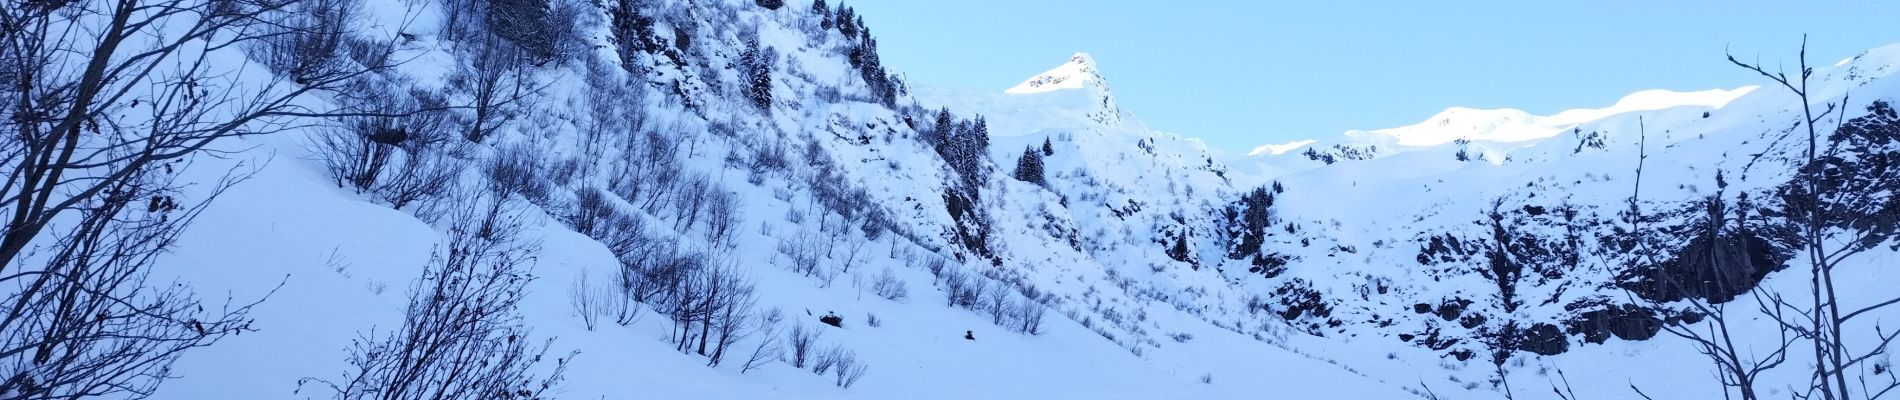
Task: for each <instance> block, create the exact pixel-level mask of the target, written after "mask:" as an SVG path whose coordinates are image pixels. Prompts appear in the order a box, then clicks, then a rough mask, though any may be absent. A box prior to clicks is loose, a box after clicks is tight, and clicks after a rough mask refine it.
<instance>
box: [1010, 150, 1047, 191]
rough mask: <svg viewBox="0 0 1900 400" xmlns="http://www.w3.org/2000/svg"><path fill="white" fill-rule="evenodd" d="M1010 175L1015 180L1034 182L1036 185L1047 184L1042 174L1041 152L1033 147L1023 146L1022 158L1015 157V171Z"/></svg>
mask: <svg viewBox="0 0 1900 400" xmlns="http://www.w3.org/2000/svg"><path fill="white" fill-rule="evenodd" d="M1012 176H1014V177H1015V178H1016V180H1019V181H1023V182H1029V183H1034V184H1036V185H1038V186H1048V185H1049V183H1048V181H1046V180H1045V179H1044V178H1043V174H1042V153H1039V152H1037V151H1036V148H1034V147H1024V148H1023V156H1022V158H1018V159H1016V173H1015V174H1012Z"/></svg>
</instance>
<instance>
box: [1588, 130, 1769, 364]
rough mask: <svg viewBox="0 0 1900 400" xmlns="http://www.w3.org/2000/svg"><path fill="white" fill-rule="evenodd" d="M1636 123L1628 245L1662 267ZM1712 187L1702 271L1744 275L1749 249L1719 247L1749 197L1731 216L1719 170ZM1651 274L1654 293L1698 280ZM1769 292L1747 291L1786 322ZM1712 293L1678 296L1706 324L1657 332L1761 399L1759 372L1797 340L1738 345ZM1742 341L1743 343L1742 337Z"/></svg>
mask: <svg viewBox="0 0 1900 400" xmlns="http://www.w3.org/2000/svg"><path fill="white" fill-rule="evenodd" d="M1637 127H1638V143H1637V155H1636V157H1637V163H1636V178H1635V184H1634V185H1633V188H1632V189H1631V190H1630V199H1629V210H1628V211H1627V213H1628V214H1629V216H1628V219H1629V221H1630V231H1629V237H1630V240H1629V241H1628V242H1629V243H1631V244H1632V246H1631V247H1630V249H1631V252H1632V253H1634V256H1635V257H1636V258H1637V259H1640V260H1642V261H1643V262H1645V263H1646V264H1647V265H1651V266H1660V265H1662V264H1661V262H1660V260H1658V259H1657V258H1656V256H1657V253H1658V252H1659V250H1658V249H1657V245H1656V244H1655V243H1652V242H1653V240H1652V239H1651V238H1652V237H1653V236H1655V235H1659V234H1660V232H1653V231H1652V230H1645V228H1644V222H1645V221H1647V220H1648V218H1647V217H1645V215H1644V213H1643V210H1642V199H1641V194H1642V182H1643V166H1644V164H1645V163H1646V161H1647V160H1648V158H1649V150H1648V148H1649V134H1648V130H1647V124H1645V123H1643V121H1642V119H1641V118H1638V120H1637ZM1716 187H1717V192H1716V193H1715V194H1713V195H1710V196H1709V197H1708V199H1707V200H1705V201H1704V202H1703V205H1704V206H1705V207H1706V214H1705V216H1704V217H1703V218H1704V219H1703V221H1701V224H1700V225H1701V226H1700V227H1697V228H1699V229H1700V231H1701V234H1702V235H1704V236H1705V237H1707V238H1708V242H1709V243H1708V244H1707V245H1705V246H1703V248H1702V250H1703V251H1704V252H1706V254H1697V255H1695V256H1698V257H1699V258H1701V259H1703V260H1705V262H1706V263H1708V265H1707V267H1706V269H1708V270H1710V271H1715V272H1717V273H1727V274H1742V273H1746V271H1754V270H1757V269H1758V268H1760V267H1759V266H1754V265H1748V264H1749V263H1750V262H1751V261H1752V260H1751V259H1750V258H1749V257H1748V256H1747V254H1748V253H1749V251H1748V250H1747V249H1726V248H1724V246H1721V243H1722V240H1721V238H1722V237H1725V236H1727V235H1729V234H1730V233H1729V232H1728V231H1731V230H1741V227H1742V226H1743V224H1745V223H1746V222H1747V220H1748V219H1749V216H1750V211H1751V210H1752V208H1753V207H1752V206H1751V205H1750V203H1749V202H1748V196H1747V194H1746V193H1743V194H1741V204H1739V207H1736V209H1735V210H1733V211H1734V215H1733V216H1731V215H1730V210H1729V206H1728V204H1727V203H1726V200H1725V198H1724V192H1725V191H1726V189H1727V188H1728V184H1727V182H1726V181H1725V180H1724V179H1723V178H1722V174H1721V173H1720V172H1719V171H1718V172H1717V174H1716ZM1731 217H1732V218H1733V219H1732V221H1733V223H1734V225H1733V226H1730V225H1729V223H1730V221H1731V219H1730V218H1731ZM1742 243H1743V245H1746V243H1747V242H1746V241H1743V242H1742ZM1685 250H1686V249H1685ZM1731 253H1739V256H1738V254H1731ZM1654 274H1655V275H1658V276H1659V277H1658V278H1659V279H1658V280H1660V282H1657V283H1658V284H1659V285H1661V286H1664V287H1662V288H1657V289H1655V290H1651V291H1653V292H1662V293H1670V292H1678V291H1685V289H1687V288H1692V287H1694V285H1697V284H1698V282H1689V281H1688V280H1687V279H1680V278H1677V277H1676V275H1675V274H1670V273H1667V272H1661V271H1658V272H1655V273H1654ZM1716 280H1718V281H1725V279H1722V278H1720V277H1717V278H1716ZM1767 291H1768V289H1766V288H1756V289H1754V290H1752V291H1750V293H1751V294H1752V297H1753V299H1754V300H1755V303H1756V305H1757V307H1756V310H1757V311H1759V312H1761V313H1763V314H1764V315H1767V316H1769V317H1770V318H1771V319H1773V320H1777V321H1780V320H1785V318H1787V316H1786V315H1782V313H1784V312H1785V310H1784V309H1783V308H1782V307H1776V306H1774V304H1775V301H1774V300H1770V299H1775V298H1779V297H1780V295H1779V294H1774V293H1765V292H1767ZM1629 297H1630V298H1631V301H1632V302H1634V301H1637V300H1636V299H1638V298H1644V297H1647V296H1642V295H1637V294H1631V295H1630V296H1629ZM1711 297H1715V296H1707V295H1706V294H1704V295H1700V296H1699V295H1692V294H1686V295H1684V296H1683V299H1681V300H1680V302H1681V303H1682V304H1685V305H1687V306H1688V307H1689V310H1688V311H1690V312H1692V313H1694V314H1693V315H1694V317H1692V318H1698V319H1701V320H1703V321H1706V322H1707V323H1705V324H1703V325H1702V327H1700V328H1696V327H1691V326H1688V325H1686V324H1682V325H1678V324H1670V323H1665V324H1663V326H1662V327H1661V328H1660V330H1661V331H1663V332H1665V333H1668V334H1670V335H1671V336H1675V337H1678V338H1681V339H1684V340H1688V341H1689V342H1690V343H1692V344H1694V345H1695V347H1696V350H1697V352H1700V353H1702V355H1703V356H1705V357H1708V359H1709V361H1710V362H1711V363H1713V364H1715V367H1716V370H1717V371H1718V374H1717V378H1718V381H1719V382H1720V383H1721V384H1722V386H1723V387H1724V390H1728V388H1733V389H1734V391H1735V394H1736V395H1738V396H1739V397H1740V398H1741V399H1742V400H1755V399H1759V398H1761V397H1760V394H1759V393H1758V392H1757V391H1756V384H1757V382H1758V379H1759V377H1760V376H1761V374H1762V373H1764V372H1767V371H1769V370H1772V369H1774V368H1776V367H1779V366H1781V364H1782V363H1784V362H1786V361H1787V359H1788V349H1789V347H1790V346H1791V345H1793V343H1794V341H1795V340H1796V339H1797V338H1796V336H1794V335H1790V333H1791V331H1790V330H1788V329H1776V333H1778V334H1779V337H1778V339H1777V340H1776V341H1775V342H1774V343H1775V344H1774V345H1773V346H1770V347H1767V348H1765V350H1766V352H1765V353H1761V354H1757V350H1756V349H1754V348H1752V347H1747V346H1738V344H1737V338H1740V337H1744V336H1742V335H1741V332H1737V331H1736V330H1735V329H1732V327H1731V325H1730V317H1731V316H1730V313H1729V307H1730V305H1731V304H1732V302H1731V301H1718V300H1721V299H1719V298H1717V299H1711ZM1661 300H1663V299H1650V301H1649V303H1650V305H1651V308H1662V307H1663V306H1665V304H1663V303H1664V301H1661ZM1729 300H1733V299H1729ZM1742 343H1747V342H1746V341H1744V342H1742ZM1560 373H1561V372H1560ZM1567 384H1568V382H1566V388H1567ZM1560 394H1561V392H1560ZM1572 397H1574V396H1572Z"/></svg>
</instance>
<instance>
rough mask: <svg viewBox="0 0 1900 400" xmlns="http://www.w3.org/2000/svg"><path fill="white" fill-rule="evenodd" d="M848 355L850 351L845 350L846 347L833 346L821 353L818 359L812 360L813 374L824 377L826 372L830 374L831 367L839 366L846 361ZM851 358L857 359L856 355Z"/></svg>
mask: <svg viewBox="0 0 1900 400" xmlns="http://www.w3.org/2000/svg"><path fill="white" fill-rule="evenodd" d="M847 353H849V351H848V350H845V349H844V346H837V345H833V346H831V348H829V349H825V351H822V352H819V353H818V355H817V356H816V357H813V358H812V361H811V373H814V374H818V375H820V376H822V375H824V374H825V373H826V372H830V371H831V367H835V366H838V362H839V361H840V360H842V359H844V358H845V357H846V356H847ZM849 356H850V357H852V358H856V357H857V355H856V354H850V355H849Z"/></svg>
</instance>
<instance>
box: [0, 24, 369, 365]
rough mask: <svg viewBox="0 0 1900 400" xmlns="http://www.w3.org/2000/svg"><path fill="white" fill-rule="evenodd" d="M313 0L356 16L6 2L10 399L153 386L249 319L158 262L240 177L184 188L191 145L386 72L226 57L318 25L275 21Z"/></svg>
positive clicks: (295, 122) (3, 94)
mask: <svg viewBox="0 0 1900 400" xmlns="http://www.w3.org/2000/svg"><path fill="white" fill-rule="evenodd" d="M306 7H309V8H316V9H330V10H333V11H337V10H342V11H347V8H336V7H329V6H321V5H306V4H305V3H304V2H302V1H299V0H285V1H268V2H266V1H251V0H228V1H204V0H87V1H65V2H16V3H8V4H7V5H5V6H0V25H4V28H3V29H0V71H5V73H3V74H0V75H4V76H5V80H6V83H5V84H4V85H0V98H3V99H4V100H0V106H4V107H5V108H4V110H0V121H3V122H0V162H4V163H6V164H8V165H11V166H12V168H11V169H10V170H9V171H8V172H6V173H5V177H4V178H0V214H4V215H5V216H6V217H5V218H6V221H5V224H4V228H3V229H0V286H5V287H8V288H13V289H10V290H9V291H8V292H7V293H6V294H5V295H4V297H0V301H4V303H5V304H7V305H8V306H7V310H6V314H5V315H4V317H3V318H0V399H13V398H31V399H48V398H76V397H119V398H144V397H147V396H150V395H151V394H152V392H153V390H156V389H157V387H158V386H159V384H160V383H162V382H163V381H164V380H165V379H167V378H169V377H170V373H169V367H170V365H171V363H172V362H173V361H174V360H176V359H177V357H178V356H179V355H181V354H182V353H184V352H186V351H189V350H190V349H194V348H198V347H203V346H208V345H211V344H212V343H215V342H216V341H218V340H219V339H221V338H223V337H225V336H227V335H230V334H234V333H237V332H241V331H244V330H248V329H249V320H248V318H247V317H246V315H247V313H248V312H249V310H250V306H249V305H246V304H242V303H239V304H231V305H226V306H224V307H222V308H220V307H217V306H212V307H210V308H211V310H206V309H205V307H204V305H203V304H201V303H200V302H199V301H198V300H197V299H195V296H194V295H193V294H192V293H191V290H190V289H189V288H188V287H186V286H184V285H174V284H170V283H156V284H155V283H152V282H148V279H149V278H150V276H149V275H148V273H149V271H151V270H152V269H153V267H154V266H155V265H156V262H157V261H156V260H157V256H158V255H159V254H162V253H164V252H165V251H166V250H168V249H169V248H170V247H171V246H173V245H175V244H176V239H177V235H178V234H179V232H181V231H182V229H184V228H185V226H186V225H188V224H189V222H190V221H192V220H193V219H194V218H195V217H196V216H197V215H198V213H199V212H200V211H202V210H203V207H204V205H205V204H207V203H208V202H210V201H211V200H212V199H215V198H216V197H217V194H218V193H221V192H222V191H223V190H224V189H225V188H228V187H229V186H230V185H231V184H233V183H235V182H236V181H237V180H238V179H237V178H235V177H237V176H242V175H244V174H243V173H235V171H234V173H233V174H232V175H230V176H232V177H233V178H229V179H225V180H222V181H218V182H210V185H209V186H208V187H199V188H192V190H189V191H188V190H186V189H187V183H189V182H179V181H177V180H176V179H177V177H178V176H179V174H180V173H181V170H183V169H186V168H189V167H190V160H191V159H192V158H193V156H194V155H201V154H207V153H211V152H214V151H219V150H220V149H219V148H218V147H217V146H216V145H217V144H220V143H223V142H224V141H223V140H222V139H227V138H232V137H239V136H247V135H261V134H268V133H272V132H278V131H283V130H287V129H295V128H299V127H301V124H302V122H300V121H302V120H301V118H302V117H318V116H334V115H339V113H335V112H333V111H321V110H313V109H310V108H307V107H305V106H303V105H304V104H311V103H312V102H311V101H310V100H314V99H312V97H315V95H317V94H319V93H325V92H326V91H329V90H331V89H335V88H337V87H338V86H339V85H340V84H341V83H343V82H347V81H350V80H351V79H354V78H356V77H359V76H362V75H366V74H370V73H372V72H374V71H378V70H381V69H383V68H386V67H387V65H384V64H381V63H370V64H365V63H361V62H355V63H353V64H352V63H339V64H331V65H333V66H335V67H336V68H315V69H306V70H305V71H304V72H300V73H298V74H296V75H298V76H297V77H296V79H295V84H294V85H293V84H286V83H287V82H283V81H280V80H271V81H264V82H258V79H257V78H256V77H255V76H248V75H245V74H240V73H237V72H235V71H237V70H238V68H241V67H242V65H241V64H240V63H228V62H217V60H224V59H227V58H225V56H228V55H232V54H236V53H237V52H239V51H241V50H244V49H247V48H252V47H253V45H259V46H255V47H259V48H262V47H268V46H261V44H263V43H265V41H266V40H268V39H270V38H273V37H283V36H289V35H306V34H314V33H313V32H312V31H310V30H307V29H306V30H300V29H297V28H295V27H296V26H307V25H296V24H280V23H279V22H282V21H281V20H282V18H279V17H282V16H284V15H287V14H290V13H294V11H295V10H302V9H305V8H306ZM331 26H334V24H331ZM318 33H321V34H332V33H334V32H318ZM260 58H264V57H260ZM366 60H368V58H366ZM196 183H199V184H203V183H205V182H196ZM54 221H60V223H59V224H54Z"/></svg>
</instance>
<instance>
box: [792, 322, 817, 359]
mask: <svg viewBox="0 0 1900 400" xmlns="http://www.w3.org/2000/svg"><path fill="white" fill-rule="evenodd" d="M820 334H822V333H821V332H818V331H816V330H812V329H809V328H806V327H805V324H802V323H796V322H794V323H792V331H791V333H789V334H787V335H786V336H785V343H786V344H789V345H791V346H792V360H791V361H792V368H799V369H804V368H805V364H806V363H807V362H808V361H811V360H812V358H813V354H812V347H811V345H812V343H814V342H817V341H818V335H820Z"/></svg>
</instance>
